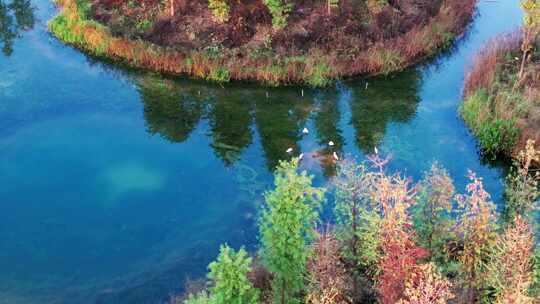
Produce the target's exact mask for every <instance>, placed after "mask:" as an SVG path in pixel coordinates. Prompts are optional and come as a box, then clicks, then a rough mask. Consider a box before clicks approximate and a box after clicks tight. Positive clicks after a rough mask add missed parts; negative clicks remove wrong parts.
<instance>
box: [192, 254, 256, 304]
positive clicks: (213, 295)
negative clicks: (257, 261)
mask: <svg viewBox="0 0 540 304" xmlns="http://www.w3.org/2000/svg"><path fill="white" fill-rule="evenodd" d="M251 262H252V260H251V258H250V257H248V255H247V252H246V251H245V250H244V249H243V248H241V249H240V250H239V251H238V252H235V251H234V250H233V249H231V248H230V247H229V246H227V245H222V246H221V248H220V252H219V256H218V257H217V259H216V261H214V262H212V263H210V265H208V268H209V269H210V273H209V274H208V278H209V279H210V282H211V287H210V293H208V292H207V291H202V292H201V293H199V294H197V295H189V298H188V299H187V300H186V301H184V304H257V303H258V302H259V291H258V290H257V289H255V288H254V287H253V285H252V284H251V282H250V281H249V280H248V278H247V275H248V273H249V272H250V271H251Z"/></svg>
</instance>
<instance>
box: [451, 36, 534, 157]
mask: <svg viewBox="0 0 540 304" xmlns="http://www.w3.org/2000/svg"><path fill="white" fill-rule="evenodd" d="M521 43H522V33H521V30H516V31H514V32H510V33H507V34H504V35H500V36H498V37H496V38H495V39H493V40H491V41H490V42H488V43H487V44H485V45H484V46H483V47H482V49H481V50H480V51H479V52H478V54H477V55H476V58H475V60H474V62H473V64H472V65H471V67H469V71H468V72H467V75H466V77H465V82H464V89H463V102H462V103H461V105H460V109H459V112H460V115H461V117H462V118H463V120H464V122H465V124H466V125H467V126H468V127H469V129H470V130H471V132H472V133H473V135H474V136H475V137H476V139H477V140H478V143H479V146H480V147H481V149H482V150H483V153H485V154H487V155H488V156H490V157H493V158H495V157H498V156H499V157H501V156H502V157H506V158H510V159H511V158H515V157H516V156H517V155H518V153H519V151H522V150H523V149H525V146H526V144H527V141H528V140H529V139H532V140H535V142H536V144H535V146H536V148H539V147H540V145H539V144H540V140H538V139H539V135H540V132H539V131H538V130H535V128H534V125H535V124H534V123H530V121H529V120H530V119H531V118H530V117H527V116H528V115H526V114H524V113H526V111H525V110H524V109H527V108H530V107H531V104H530V101H528V100H527V98H526V97H525V95H524V91H525V90H527V88H526V86H521V85H519V81H518V73H519V63H520V61H521V57H522V54H521Z"/></svg>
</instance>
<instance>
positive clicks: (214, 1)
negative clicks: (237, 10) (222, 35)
mask: <svg viewBox="0 0 540 304" xmlns="http://www.w3.org/2000/svg"><path fill="white" fill-rule="evenodd" d="M208 7H209V8H210V10H212V14H214V18H216V20H217V21H218V22H227V21H228V20H229V14H230V10H231V9H230V7H229V4H228V3H227V0H208Z"/></svg>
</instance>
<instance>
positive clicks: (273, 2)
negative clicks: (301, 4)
mask: <svg viewBox="0 0 540 304" xmlns="http://www.w3.org/2000/svg"><path fill="white" fill-rule="evenodd" d="M263 1H264V4H265V5H266V6H267V7H268V10H269V11H270V14H271V15H272V25H273V26H274V28H275V29H282V28H284V27H285V26H287V18H288V17H289V13H290V12H291V10H292V8H293V4H292V3H287V0H263Z"/></svg>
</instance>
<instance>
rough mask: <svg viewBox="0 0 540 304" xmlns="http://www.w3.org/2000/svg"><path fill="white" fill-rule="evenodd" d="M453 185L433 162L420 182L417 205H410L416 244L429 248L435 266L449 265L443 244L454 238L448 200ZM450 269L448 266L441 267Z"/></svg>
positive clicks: (453, 189)
mask: <svg viewBox="0 0 540 304" xmlns="http://www.w3.org/2000/svg"><path fill="white" fill-rule="evenodd" d="M454 192H455V188H454V183H453V181H452V178H451V177H450V176H449V175H448V172H447V171H446V170H445V169H444V168H443V167H441V166H440V165H439V164H437V163H434V164H433V165H432V166H431V169H430V170H429V171H428V172H426V173H425V175H424V178H423V179H422V181H421V183H420V190H419V193H418V195H417V204H416V205H415V206H414V207H413V208H412V218H413V223H414V227H415V230H416V232H417V239H416V241H417V242H418V244H419V245H421V246H422V247H423V248H426V249H428V250H429V251H430V256H431V260H432V261H433V262H435V263H436V265H437V266H439V267H440V266H443V265H444V266H453V265H451V264H447V262H449V259H448V255H447V251H446V250H445V247H446V245H447V244H448V243H449V242H451V241H452V240H455V239H456V236H455V234H454V233H453V232H452V227H453V226H454V224H455V221H454V220H453V217H452V209H453V208H452V207H453V205H452V199H453V196H454ZM444 270H445V271H451V269H444Z"/></svg>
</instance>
